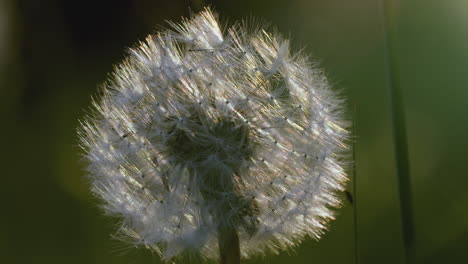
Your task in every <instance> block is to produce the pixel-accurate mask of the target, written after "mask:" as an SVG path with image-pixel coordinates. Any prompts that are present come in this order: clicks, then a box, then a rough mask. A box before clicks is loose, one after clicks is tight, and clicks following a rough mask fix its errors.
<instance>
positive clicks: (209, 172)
mask: <svg viewBox="0 0 468 264" xmlns="http://www.w3.org/2000/svg"><path fill="white" fill-rule="evenodd" d="M171 26H172V29H167V30H164V31H162V32H160V33H157V34H155V35H151V36H149V37H148V38H147V39H146V40H145V41H144V42H142V43H140V44H139V45H138V46H137V47H136V48H133V49H131V51H130V54H129V56H128V57H127V58H126V59H125V60H124V62H123V63H121V64H120V65H118V66H117V67H116V69H115V71H114V73H113V77H112V79H111V80H110V81H109V82H107V83H106V85H105V87H104V89H103V94H102V96H101V97H100V98H99V99H98V100H96V101H95V103H94V106H95V111H94V113H93V114H91V115H90V116H88V117H86V118H85V120H84V121H83V122H82V124H81V126H80V128H79V136H80V139H81V146H82V147H83V149H84V150H85V154H84V157H85V160H86V162H87V171H88V174H89V177H90V179H91V182H92V189H93V191H94V193H95V194H96V195H97V196H98V197H100V198H102V200H103V202H104V203H103V207H104V209H105V211H106V212H108V213H110V214H112V215H116V216H118V217H119V218H120V219H121V220H122V226H121V229H120V232H123V233H124V234H125V236H126V237H127V238H129V239H130V240H131V241H132V243H135V244H136V245H144V246H146V247H148V248H151V249H154V250H155V251H156V252H157V253H158V254H160V255H161V256H162V258H163V259H164V260H171V259H173V258H174V257H177V256H180V255H184V254H195V255H199V256H201V257H202V258H207V259H214V258H217V257H219V254H220V253H218V252H219V247H220V246H219V245H218V240H219V239H220V232H222V230H231V231H233V232H234V233H235V235H236V236H237V239H238V241H239V245H240V252H241V256H242V257H244V258H245V257H248V256H251V255H253V254H256V253H265V252H268V251H270V252H271V251H272V252H274V253H278V252H279V251H280V250H282V249H286V248H289V247H292V246H294V245H297V244H298V243H299V242H300V241H302V240H303V239H304V237H306V236H312V237H313V238H316V239H318V238H320V236H321V235H322V234H323V232H324V231H325V229H326V227H327V223H328V221H329V220H332V219H333V218H334V212H333V208H336V207H338V206H339V205H340V200H341V199H340V198H339V195H337V192H338V191H342V190H343V189H344V185H345V183H346V180H347V176H346V173H345V170H344V165H345V164H346V162H345V160H346V159H345V158H346V154H347V152H348V150H347V144H346V142H347V140H348V136H349V133H348V129H347V127H348V124H347V122H346V121H345V120H343V113H342V111H343V100H342V99H340V98H338V97H337V95H336V94H335V92H333V91H332V90H331V89H330V85H329V83H328V82H327V79H326V77H325V76H324V74H323V73H322V72H321V70H320V69H317V68H315V67H314V65H313V64H312V63H311V62H310V61H309V59H308V57H307V56H305V55H304V54H302V53H298V54H295V55H291V54H290V50H289V44H288V41H287V40H286V39H283V38H282V37H280V36H278V35H277V34H271V33H268V32H266V31H264V30H263V29H255V30H249V27H248V26H246V25H244V24H242V23H238V24H234V25H233V26H232V27H230V28H228V29H226V30H224V31H222V30H221V29H220V26H219V24H218V21H217V16H216V15H215V14H213V12H212V11H211V10H210V9H205V10H204V11H202V12H201V13H199V14H197V15H194V16H193V17H191V18H190V19H186V20H184V21H182V22H181V23H180V24H172V23H171Z"/></svg>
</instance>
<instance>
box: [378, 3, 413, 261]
mask: <svg viewBox="0 0 468 264" xmlns="http://www.w3.org/2000/svg"><path fill="white" fill-rule="evenodd" d="M382 1H383V4H382V10H383V20H384V24H383V25H384V45H385V60H386V62H387V81H388V89H389V95H390V114H391V121H392V128H393V131H392V132H393V139H394V150H395V161H396V167H397V176H398V187H399V196H400V210H401V224H402V229H403V243H404V247H405V256H406V263H411V262H412V256H413V243H414V230H413V212H412V196H411V179H410V173H409V159H408V146H407V138H406V127H405V115H404V105H403V99H402V94H401V89H400V86H399V76H398V68H397V65H398V62H397V56H396V54H395V52H394V50H393V49H392V47H394V46H395V44H396V43H395V42H396V40H395V35H396V34H395V30H396V24H395V14H394V8H395V7H394V3H395V1H392V0H382Z"/></svg>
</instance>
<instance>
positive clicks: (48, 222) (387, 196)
mask: <svg viewBox="0 0 468 264" xmlns="http://www.w3.org/2000/svg"><path fill="white" fill-rule="evenodd" d="M379 2H380V1H377V0H353V1H349V0H288V1H280V0H256V1H253V0H236V1H221V0H218V1H215V0H213V1H202V0H134V1H132V0H101V1H97V0H79V1H75V0H40V1H39V0H16V1H15V0H0V118H1V122H0V137H1V141H0V150H1V151H0V164H1V168H2V170H1V180H0V186H1V187H0V188H1V200H0V212H1V213H0V261H1V262H2V263H50V264H53V263H69V264H72V263H100V264H105V263H112V264H118V263H131V264H137V263H160V260H159V258H158V256H156V255H154V254H151V253H150V252H148V251H146V250H145V249H135V248H133V247H131V246H128V245H126V244H123V243H122V242H119V241H116V240H113V239H112V238H111V234H112V233H113V232H114V230H115V225H116V221H115V219H112V218H109V217H107V216H104V215H103V214H102V212H101V210H100V209H99V208H98V206H97V201H96V199H95V198H93V197H92V195H91V193H90V191H89V188H88V187H89V186H88V183H87V179H86V177H85V176H84V171H83V167H84V166H83V163H82V162H81V161H80V149H79V147H78V146H77V143H78V140H77V135H76V127H77V125H78V120H79V119H80V118H82V117H83V115H84V114H85V113H86V111H87V110H88V109H89V108H90V104H91V100H90V98H91V96H92V95H94V94H96V91H97V86H98V85H99V84H100V83H102V82H103V81H105V79H106V78H107V76H108V73H109V72H111V70H112V67H113V65H115V64H117V63H119V62H120V61H121V60H122V58H123V57H124V56H125V51H126V49H127V48H128V47H132V46H133V45H134V44H135V43H136V42H137V41H139V40H143V39H144V38H145V36H146V35H147V34H150V33H152V32H154V30H155V29H156V25H167V24H165V22H164V21H165V20H172V21H179V20H180V18H181V16H187V15H188V14H189V13H190V10H192V11H195V12H196V11H199V10H200V9H201V8H202V7H203V6H204V5H206V4H211V5H212V6H213V7H214V8H215V9H216V10H217V11H218V12H220V13H221V17H222V19H224V20H226V19H227V18H229V20H230V21H234V20H238V19H242V18H248V17H250V16H253V17H257V18H262V19H264V20H266V21H270V22H271V23H272V24H274V25H276V26H277V28H278V30H279V31H280V32H282V33H283V34H284V35H286V36H290V37H291V38H292V40H293V43H294V46H296V47H297V48H301V47H304V46H305V47H306V51H307V52H308V53H310V54H311V56H313V57H314V58H315V59H316V60H317V61H319V62H320V64H321V65H322V67H323V68H324V69H325V71H326V72H327V73H328V76H329V77H330V80H331V81H332V83H333V84H334V87H335V89H337V90H340V91H341V92H342V93H343V95H344V96H345V97H346V98H348V106H349V107H348V108H349V117H350V118H351V117H353V120H354V122H355V124H356V142H355V150H356V154H355V166H356V181H355V183H356V184H357V193H355V194H354V196H355V200H357V220H358V221H357V230H355V228H354V222H353V221H354V220H353V213H354V210H353V206H351V205H350V204H345V207H344V208H342V209H341V210H340V211H339V212H340V213H339V216H338V218H337V220H336V221H334V222H333V223H332V225H331V227H330V232H328V233H327V234H326V235H325V236H324V238H323V239H322V240H321V241H319V242H315V241H311V240H309V241H306V242H304V243H303V244H302V245H301V246H300V247H298V248H297V249H296V250H295V251H291V252H285V253H283V254H281V255H279V256H267V257H262V258H260V257H259V258H256V259H253V260H249V261H246V262H245V263H252V264H253V263H285V262H287V263H340V264H344V263H354V259H355V252H356V251H355V248H356V247H357V250H358V253H359V263H403V261H404V257H403V256H404V251H403V243H402V233H401V221H400V211H399V201H398V188H397V186H398V185H397V177H396V169H395V158H394V151H393V145H392V144H393V138H392V124H391V122H390V107H389V96H388V95H389V90H388V80H387V77H386V76H387V68H388V67H387V66H388V65H387V62H386V61H385V56H384V54H385V45H384V31H383V23H382V22H383V18H382V12H381V7H380V5H379ZM394 2H396V3H397V4H398V8H397V10H398V12H396V13H395V17H394V18H395V21H396V32H397V34H396V42H395V43H394V45H393V46H392V49H393V51H394V54H396V56H397V58H398V64H397V65H396V69H397V70H398V73H399V76H400V79H399V83H400V86H401V89H402V93H403V100H404V113H405V115H406V126H407V136H408V151H409V157H410V172H411V183H412V187H413V214H414V220H415V248H414V250H415V251H414V252H415V255H416V262H417V263H467V261H468V189H467V188H468V169H467V167H468V159H467V158H468V155H467V153H468V150H467V147H468V120H467V119H468V116H467V114H468V48H467V47H468V1H466V0H444V1H440V0H404V1H403V0H401V1H394ZM350 189H352V185H351V184H350ZM356 231H357V234H358V239H357V242H358V243H357V244H356V243H355V239H354V236H355V233H356Z"/></svg>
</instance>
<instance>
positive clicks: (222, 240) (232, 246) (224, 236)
mask: <svg viewBox="0 0 468 264" xmlns="http://www.w3.org/2000/svg"><path fill="white" fill-rule="evenodd" d="M218 246H219V256H220V263H221V264H240V247H239V236H238V235H237V231H236V229H235V228H233V227H226V228H220V230H219V234H218Z"/></svg>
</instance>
